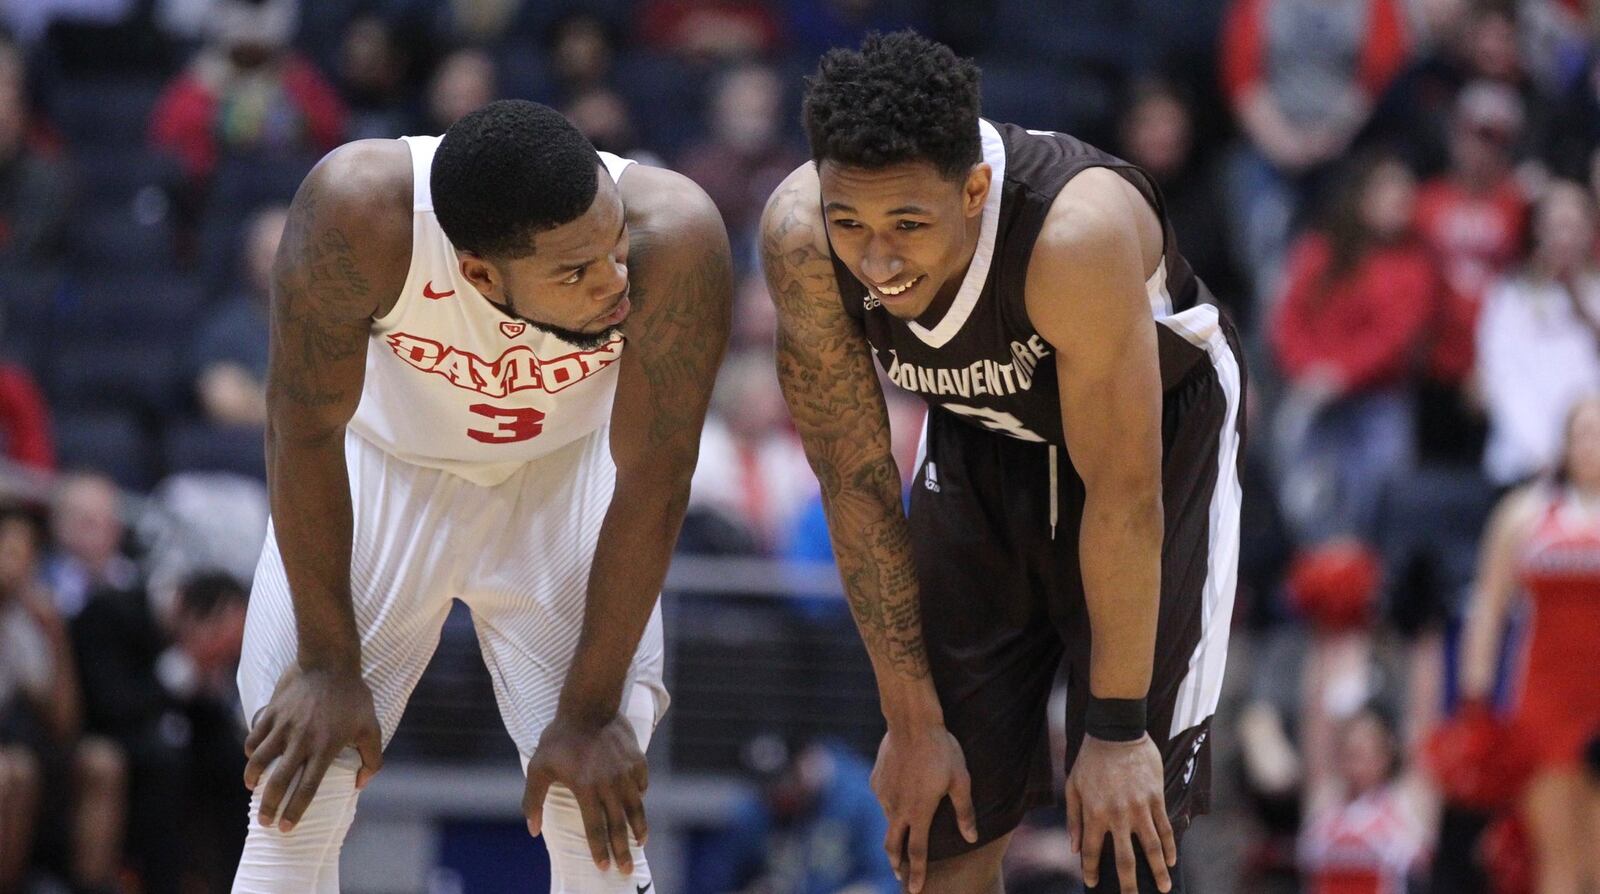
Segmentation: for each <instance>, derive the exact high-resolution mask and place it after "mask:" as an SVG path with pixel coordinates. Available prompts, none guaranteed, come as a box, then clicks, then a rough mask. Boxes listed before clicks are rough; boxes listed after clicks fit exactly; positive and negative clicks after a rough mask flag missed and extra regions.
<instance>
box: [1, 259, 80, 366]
mask: <svg viewBox="0 0 1600 894" xmlns="http://www.w3.org/2000/svg"><path fill="white" fill-rule="evenodd" d="M63 283H64V278H63V277H62V275H61V274H59V273H56V272H54V271H30V272H24V271H20V270H18V271H10V270H8V271H6V272H5V273H3V274H0V351H4V353H5V354H6V356H8V357H10V358H12V359H14V360H17V361H19V362H21V363H22V364H24V365H25V366H27V367H28V368H29V369H30V370H32V371H33V373H34V374H35V376H38V375H39V374H40V371H41V370H42V369H43V364H44V361H45V360H46V358H47V357H48V356H49V353H50V348H51V343H52V339H53V335H54V333H53V330H52V320H53V319H54V317H55V312H56V311H55V307H56V302H57V300H58V298H59V296H60V294H61V291H62V289H63V288H64V284H63Z"/></svg>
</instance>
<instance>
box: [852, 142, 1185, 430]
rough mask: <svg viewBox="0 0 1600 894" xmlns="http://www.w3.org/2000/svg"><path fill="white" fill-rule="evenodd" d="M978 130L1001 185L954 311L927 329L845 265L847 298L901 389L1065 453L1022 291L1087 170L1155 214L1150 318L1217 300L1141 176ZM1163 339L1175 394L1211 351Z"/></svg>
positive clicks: (1077, 147) (1107, 161) (1160, 335)
mask: <svg viewBox="0 0 1600 894" xmlns="http://www.w3.org/2000/svg"><path fill="white" fill-rule="evenodd" d="M979 127H980V130H981V134H982V139H983V160H984V161H985V162H987V163H988V164H989V166H990V167H991V168H993V170H994V179H993V185H992V186H991V187H990V190H989V197H988V200H987V201H986V203H985V205H984V208H983V212H982V216H981V219H980V230H979V237H978V247H977V250H976V252H975V253H974V254H973V258H972V263H971V265H970V266H969V267H968V268H967V275H966V278H965V279H964V280H963V281H962V283H961V285H960V289H959V290H958V291H957V292H956V294H955V297H954V299H953V300H951V301H950V303H949V305H948V306H947V307H945V306H941V305H940V304H938V303H936V305H935V306H934V307H930V308H929V309H928V311H927V312H926V313H924V314H923V317H922V318H920V319H918V320H913V321H903V320H900V319H898V318H896V317H895V316H894V315H893V314H891V313H889V312H888V311H887V310H885V309H884V308H883V307H881V306H880V305H879V303H878V301H877V300H876V299H875V298H874V297H873V296H872V294H871V293H870V292H869V291H868V290H867V288H866V287H865V286H864V285H862V283H861V282H860V281H858V280H857V279H856V278H855V277H854V276H853V275H851V273H850V271H849V270H848V269H847V268H846V267H845V266H844V264H843V263H841V262H840V261H839V259H838V258H837V257H835V258H834V262H833V263H834V271H835V274H836V276H837V279H838V282H839V293H840V295H841V296H842V297H843V299H844V307H845V311H846V312H847V313H849V314H850V315H851V316H853V317H855V318H856V319H859V320H861V321H862V322H863V325H864V326H865V329H866V334H867V339H868V341H870V342H871V343H872V348H873V352H874V353H875V354H876V355H877V358H878V362H879V364H880V365H881V366H882V367H883V369H884V370H885V372H887V373H888V376H889V378H890V379H891V380H892V381H893V382H894V383H895V384H896V385H898V386H900V387H901V388H904V389H905V390H907V391H910V392H912V393H914V394H916V395H918V396H919V397H921V398H922V399H923V400H925V401H927V402H928V404H929V405H930V406H936V407H942V408H943V409H945V410H947V411H949V412H951V413H953V414H955V415H956V416H958V417H960V418H962V419H964V420H965V421H967V422H969V423H971V424H974V425H978V426H981V427H983V428H986V429H988V430H991V431H995V432H999V433H1001V434H1005V435H1009V436H1011V437H1013V438H1018V439H1021V440H1024V441H1039V442H1046V443H1050V444H1055V445H1057V446H1063V447H1064V446H1066V442H1065V439H1064V437H1063V435H1062V431H1061V400H1060V392H1059V389H1058V386H1057V382H1056V371H1055V363H1054V356H1053V355H1054V348H1052V347H1051V345H1050V344H1049V343H1048V342H1046V341H1045V340H1044V338H1043V336H1041V335H1039V333H1038V331H1037V330H1036V329H1034V327H1033V324H1032V323H1031V322H1029V320H1028V312H1027V308H1026V306H1025V304H1024V297H1025V296H1024V286H1025V284H1026V281H1027V275H1028V262H1029V259H1030V257H1031V256H1032V254H1033V245H1034V240H1036V239H1037V238H1038V236H1039V231H1040V230H1041V229H1042V228H1043V226H1044V221H1045V217H1046V215H1047V214H1048V213H1049V211H1050V206H1051V204H1052V203H1054V202H1055V199H1056V195H1057V194H1058V193H1060V192H1061V188H1062V187H1063V186H1065V185H1066V184H1067V182H1068V181H1070V180H1071V179H1072V178H1073V177H1076V176H1077V175H1078V174H1079V173H1081V172H1082V171H1084V170H1087V169H1088V168H1109V169H1111V170H1113V171H1115V172H1116V173H1118V174H1120V175H1121V176H1122V177H1124V178H1125V179H1127V181H1128V182H1129V183H1131V184H1133V185H1134V187H1135V188H1137V189H1138V190H1139V192H1140V194H1141V195H1143V196H1144V197H1145V199H1146V200H1147V201H1148V202H1149V203H1150V206H1151V207H1152V208H1153V209H1155V212H1156V214H1157V216H1158V217H1159V218H1160V221H1161V229H1162V233H1163V236H1164V241H1165V246H1164V249H1163V257H1162V261H1161V264H1160V266H1159V267H1158V268H1157V269H1156V272H1155V273H1154V274H1153V275H1152V276H1151V277H1150V278H1149V280H1148V281H1147V282H1146V290H1147V292H1148V294H1149V297H1150V306H1151V314H1152V319H1161V318H1166V317H1171V316H1172V315H1173V314H1175V313H1178V312H1180V311H1183V310H1186V309H1188V308H1190V307H1193V306H1194V305H1195V304H1197V303H1213V302H1212V299H1211V297H1210V293H1209V291H1207V290H1206V288H1205V286H1204V284H1202V283H1201V282H1200V280H1199V279H1198V278H1197V277H1196V276H1195V275H1194V271H1193V270H1192V269H1191V268H1190V267H1189V262H1188V261H1186V260H1184V258H1183V255H1181V254H1180V253H1179V252H1178V245H1177V239H1176V237H1175V236H1174V234H1173V230H1172V224H1171V222H1170V221H1169V220H1168V219H1167V214H1166V209H1165V208H1164V207H1163V205H1162V200H1161V195H1160V193H1159V192H1158V191H1157V189H1156V187H1155V185H1154V183H1153V182H1152V181H1151V180H1150V179H1149V178H1148V177H1147V176H1146V175H1145V174H1144V173H1143V172H1142V171H1140V170H1139V169H1138V168H1137V167H1135V166H1134V165H1131V164H1129V163H1128V162H1125V161H1123V160H1121V159H1119V158H1116V157H1115V156H1112V155H1110V154H1108V153H1106V152H1102V151H1101V150H1099V149H1096V148H1094V147H1093V146H1090V145H1089V144H1088V143H1085V142H1083V141H1081V140H1079V139H1076V138H1075V137H1071V136H1068V135H1066V134H1061V133H1052V132H1049V131H1037V130H1026V129H1024V128H1021V127H1017V126H1016V125H1012V124H999V123H992V122H989V121H987V120H980V121H979ZM1156 332H1157V341H1158V345H1159V349H1160V359H1161V378H1162V385H1163V388H1170V387H1171V386H1173V385H1174V384H1176V383H1177V382H1178V381H1179V380H1180V379H1182V377H1183V375H1184V374H1185V373H1186V372H1188V371H1189V370H1190V369H1191V368H1192V367H1193V366H1194V364H1195V363H1198V362H1200V361H1202V360H1204V359H1206V356H1207V355H1206V350H1205V348H1204V347H1203V346H1199V345H1197V344H1195V343H1194V341H1193V340H1192V339H1186V338H1185V337H1184V336H1183V335H1182V334H1181V333H1180V332H1177V331H1174V330H1173V329H1172V328H1171V327H1169V326H1157V327H1156Z"/></svg>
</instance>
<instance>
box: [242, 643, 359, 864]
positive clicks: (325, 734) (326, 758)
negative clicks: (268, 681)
mask: <svg viewBox="0 0 1600 894" xmlns="http://www.w3.org/2000/svg"><path fill="white" fill-rule="evenodd" d="M350 746H353V747H354V748H355V749H356V751H357V753H358V754H360V756H361V769H360V770H359V771H357V774H356V788H358V789H359V788H362V787H364V786H365V785H366V784H367V782H368V780H370V779H371V778H372V775H373V774H374V773H377V772H378V769H379V768H380V767H382V766H383V734H382V732H381V730H380V728H379V726H378V713H377V709H376V708H375V707H374V705H373V702H372V690H371V689H369V688H368V687H367V684H366V681H364V680H362V679H361V675H360V673H359V672H356V673H346V672H334V671H324V670H310V671H308V670H302V669H301V668H300V667H299V665H293V666H291V667H290V668H289V669H288V670H287V671H285V672H284V674H283V676H282V677H281V678H280V679H279V680H278V686H277V688H276V689H275V690H274V691H273V693H272V700H271V701H269V702H268V703H267V706H266V707H265V708H263V709H262V710H261V714H260V716H258V717H257V718H256V722H255V725H254V726H253V727H252V728H251V730H250V735H249V737H248V738H246V739H245V743H244V753H245V756H246V758H248V761H247V762H246V764H245V768H244V784H245V787H246V788H249V789H250V790H251V791H255V790H256V789H257V788H258V787H259V786H264V787H263V788H261V810H260V813H259V815H258V820H259V822H260V823H261V824H262V825H263V826H270V825H273V824H277V826H278V828H279V829H280V830H282V831H284V832H288V831H290V830H292V829H293V828H294V826H295V824H296V823H298V822H300V818H301V817H302V816H304V815H305V811H306V808H307V807H309V806H310V805H311V799H312V798H313V797H314V796H315V795H316V793H317V789H318V788H319V787H320V786H321V785H322V777H323V775H324V774H326V773H327V772H328V767H329V766H331V765H332V764H333V761H334V759H335V758H337V757H338V756H339V752H341V751H343V750H344V749H345V748H346V747H350ZM263 775H265V779H264V780H263Z"/></svg>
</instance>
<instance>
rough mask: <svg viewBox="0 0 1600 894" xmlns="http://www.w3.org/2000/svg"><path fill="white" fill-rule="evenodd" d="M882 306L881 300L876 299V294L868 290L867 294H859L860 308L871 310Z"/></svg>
mask: <svg viewBox="0 0 1600 894" xmlns="http://www.w3.org/2000/svg"><path fill="white" fill-rule="evenodd" d="M882 306H883V302H882V301H879V300H878V296H877V295H874V294H872V293H871V292H868V293H867V294H865V295H863V296H861V309H862V310H872V309H873V308H875V307H882Z"/></svg>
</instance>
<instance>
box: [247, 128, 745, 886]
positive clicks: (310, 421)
mask: <svg viewBox="0 0 1600 894" xmlns="http://www.w3.org/2000/svg"><path fill="white" fill-rule="evenodd" d="M729 266H730V265H729V253H728V243H727V235H726V233H725V232H724V230H723V228H722V223H721V219H720V218H719V217H718V216H717V213H716V210H715V209H714V207H713V206H712V205H711V203H710V201H709V200H708V199H707V198H706V196H705V194H704V193H703V192H701V191H700V190H699V188H697V187H695V186H694V185H693V184H691V183H690V182H689V181H688V180H687V179H685V178H684V177H682V176H680V175H678V174H674V173H671V172H668V171H664V170H659V169H652V168H646V167H643V166H639V165H634V164H632V163H631V162H629V161H627V160H625V159H621V158H618V157H616V156H613V155H609V154H606V153H596V152H595V150H594V148H593V147H592V146H591V145H590V144H589V143H588V141H586V140H585V139H584V138H583V137H582V136H581V135H580V134H579V133H578V132H577V130H576V129H574V128H573V127H572V125H570V124H569V123H568V122H567V121H566V120H565V119H564V118H562V117H561V116H560V115H558V114H557V113H555V112H554V111H552V110H550V109H548V108H546V107H544V106H540V105H536V104H534V103H528V102H497V103H492V104H490V105H488V106H485V107H483V108H482V109H479V110H478V111H476V112H473V113H471V114H469V115H467V116H466V117H464V118H462V119H461V120H460V121H459V122H458V123H456V124H455V125H453V126H452V127H451V128H450V130H449V131H448V132H447V133H446V134H445V135H444V136H443V137H442V138H441V137H406V138H403V139H401V140H367V141H361V142H357V143H352V144H349V145H347V146H344V147H342V148H340V149H338V150H335V151H334V152H333V153H331V154H330V155H329V156H328V157H327V158H325V159H324V160H323V161H322V162H321V163H319V164H318V165H317V167H316V168H315V169H314V170H313V171H312V172H311V174H310V175H309V176H307V178H306V181H305V183H304V184H302V185H301V187H300V190H299V193H298V194H297V195H296V196H295V199H294V204H293V205H292V207H291V210H290V215H289V222H288V226H287V230H286V232H285V234H284V239H283V245H282V247H281V249H280V251H279V253H278V258H277V264H276V267H275V269H274V273H273V286H272V342H271V365H270V370H269V375H268V405H269V409H270V413H269V417H270V418H269V422H268V426H267V472H268V479H269V483H270V487H271V496H272V528H271V531H270V532H269V535H268V537H267V543H266V547H265V549H264V551H263V553H262V556H261V562H260V565H259V566H258V567H257V570H256V578H255V585H254V591H253V593H252V595H251V598H250V610H249V620H248V622H247V626H246V630H245V648H244V655H243V659H242V661H241V664H240V669H239V690H240V694H241V696H242V697H243V701H244V707H245V710H246V712H247V713H246V716H247V717H249V718H250V719H251V730H250V735H249V738H248V740H247V744H246V749H247V752H248V753H249V754H250V759H249V763H248V766H247V768H246V771H245V781H246V784H247V785H249V786H250V787H251V788H252V789H253V790H254V796H253V799H252V815H253V816H255V817H256V819H257V821H256V822H252V823H251V827H250V834H249V838H248V841H247V843H246V845H245V849H244V855H243V857H242V859H241V861H240V864H239V870H238V873H237V875H236V877H235V882H234V890H235V891H241V892H283V894H305V892H319V894H320V892H335V891H337V890H338V887H339V883H338V860H339V849H340V845H341V843H342V841H343V839H344V835H345V833H346V831H347V830H348V828H349V826H350V822H351V819H352V817H353V816H354V813H355V806H356V799H357V793H358V792H359V791H360V789H361V788H362V786H363V785H365V784H366V782H367V780H368V779H370V778H371V776H372V774H373V773H375V772H377V770H378V767H379V765H380V763H381V757H380V753H381V750H382V747H383V746H384V745H385V744H386V743H387V742H388V740H389V738H390V737H391V736H392V735H393V734H394V731H395V726H396V724H397V723H398V722H399V720H400V714H401V711H402V710H403V709H404V708H405V704H406V700H407V698H408V697H409V695H410V693H411V690H412V687H413V686H414V685H415V684H416V682H417V679H418V677H419V676H421V674H422V670H423V667H424V666H425V665H426V664H427V663H428V659H429V657H430V656H431V655H432V654H433V650H434V648H435V646H436V645H437V644H438V641H439V631H440V628H441V626H442V624H443V623H444V619H445V616H446V614H447V613H448V612H449V610H450V604H451V600H452V599H460V600H461V601H463V602H464V603H466V604H467V605H468V606H469V607H470V608H471V609H472V615H473V621H474V624H475V625H476V627H477V631H478V641H479V644H480V645H481V646H482V649H483V655H484V659H485V661H486V662H487V664H488V666H489V672H490V675H491V676H492V677H493V680H494V690H495V695H496V697H497V700H498V702H499V705H500V711H501V715H502V717H503V719H504V721H505V724H506V727H507V729H508V730H509V731H510V733H511V736H512V738H513V739H514V740H515V741H516V745H517V749H518V750H519V751H520V752H521V754H522V758H523V760H524V761H525V762H526V768H527V774H528V779H527V789H526V792H525V794H524V798H523V809H524V812H525V813H527V815H528V825H529V829H530V831H532V832H533V833H534V834H540V833H541V832H542V833H543V834H544V837H545V842H546V844H547V846H548V849H549V852H550V860H551V866H552V875H553V885H552V889H551V890H552V891H556V892H584V894H587V892H625V894H635V892H636V891H640V890H644V888H647V887H649V886H650V883H651V882H650V872H649V868H648V867H647V866H646V863H645V860H644V855H643V852H642V851H641V850H640V845H641V844H642V842H643V841H644V839H645V831H646V829H645V818H644V812H643V809H642V807H641V800H640V799H641V795H642V793H643V791H644V788H645V786H646V784H647V778H646V775H647V774H646V768H645V763H644V757H643V751H644V748H645V746H646V744H647V742H648V740H649V738H650V734H651V732H652V730H653V729H654V726H655V724H656V722H657V721H658V720H659V719H660V717H661V713H662V712H663V711H664V710H665V709H666V705H667V695H666V692H665V690H664V689H663V687H662V682H661V679H662V678H661V659H662V644H661V623H660V615H659V612H657V611H656V601H657V595H658V591H659V589H660V586H661V581H662V579H663V577H664V576H665V573H666V567H667V561H668V557H669V555H670V554H671V550H672V546H673V543H674V541H675V540H676V538H677V532H678V526H679V524H680V522H681V521H682V518H683V513H684V509H685V506H686V503H687V499H688V493H689V479H690V476H691V474H692V472H693V470H694V464H695V457H696V453H697V450H698V444H699V437H700V427H701V423H702V422H703V421H704V417H705V412H706V406H707V402H708V400H709V396H710V392H711V385H712V379H713V376H714V374H715V371H716V367H717V365H718V362H719V360H720V358H721V355H722V350H723V346H724V343H725V341H726V338H727V331H728V317H729V308H730V305H731V300H732V286H731V283H730V274H729Z"/></svg>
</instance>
